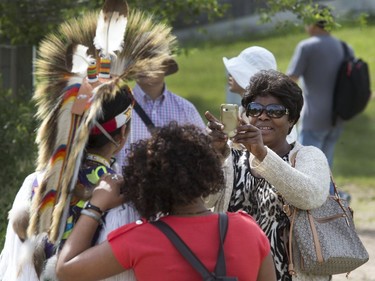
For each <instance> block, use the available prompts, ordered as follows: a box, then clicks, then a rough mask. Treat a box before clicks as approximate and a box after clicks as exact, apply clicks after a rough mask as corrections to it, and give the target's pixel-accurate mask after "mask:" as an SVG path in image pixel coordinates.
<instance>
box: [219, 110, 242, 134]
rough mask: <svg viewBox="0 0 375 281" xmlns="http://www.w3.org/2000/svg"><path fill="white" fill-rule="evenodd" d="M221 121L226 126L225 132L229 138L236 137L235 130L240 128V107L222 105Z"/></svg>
mask: <svg viewBox="0 0 375 281" xmlns="http://www.w3.org/2000/svg"><path fill="white" fill-rule="evenodd" d="M220 120H221V123H222V124H223V125H224V129H223V132H224V133H226V134H227V135H228V137H230V138H231V137H234V135H235V134H236V133H235V130H236V128H237V126H238V105H237V104H222V105H221V107H220Z"/></svg>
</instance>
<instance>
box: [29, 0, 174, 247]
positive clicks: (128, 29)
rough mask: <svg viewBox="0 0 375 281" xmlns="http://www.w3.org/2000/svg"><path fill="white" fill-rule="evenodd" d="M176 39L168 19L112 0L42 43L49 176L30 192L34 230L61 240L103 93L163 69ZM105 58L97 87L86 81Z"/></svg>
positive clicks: (44, 164) (42, 160)
mask: <svg viewBox="0 0 375 281" xmlns="http://www.w3.org/2000/svg"><path fill="white" fill-rule="evenodd" d="M175 47H176V39H175V37H174V36H173V35H172V34H171V29H170V28H169V27H168V26H166V25H164V24H161V23H155V22H154V20H153V18H152V17H151V16H148V15H146V14H144V13H143V12H139V11H131V12H129V13H128V6H127V4H126V2H125V1H120V0H107V1H106V2H105V4H104V6H103V9H102V10H101V12H100V14H99V15H98V14H96V13H87V14H85V15H84V16H82V17H81V18H79V19H73V20H70V21H67V22H65V23H63V24H62V25H61V26H60V28H59V29H58V31H57V32H56V33H54V34H50V35H48V36H47V37H46V39H45V40H44V41H43V42H42V43H41V45H40V48H39V53H38V59H37V61H36V72H35V75H36V78H37V83H38V86H37V89H36V93H35V95H34V99H35V100H36V102H37V106H38V112H37V117H38V118H39V119H40V120H41V121H42V122H41V125H40V127H39V129H38V135H37V143H38V152H39V154H38V169H39V170H43V171H44V178H43V181H42V182H41V184H40V186H39V187H38V188H37V189H36V193H35V195H34V197H33V200H32V207H31V211H30V216H31V217H30V222H29V226H28V236H29V237H30V236H33V235H37V234H39V233H47V234H48V239H49V240H50V241H51V242H53V243H58V242H59V241H60V239H61V235H62V232H63V228H64V224H65V219H66V210H67V207H69V203H70V196H71V192H72V190H73V189H74V187H75V184H76V181H77V174H78V170H79V167H80V165H81V162H82V152H83V151H84V148H85V146H86V144H87V140H88V137H89V133H90V130H91V128H92V127H93V126H94V124H95V121H96V120H97V119H98V117H99V116H100V115H101V114H102V104H103V101H105V100H108V99H112V98H113V97H114V96H115V95H116V92H118V90H119V89H120V88H121V87H123V86H124V84H125V83H126V81H128V80H132V79H134V78H136V77H137V76H139V75H140V74H142V75H144V74H146V75H149V76H153V75H155V74H156V73H159V72H161V71H163V62H164V61H165V60H166V59H168V58H170V57H171V54H172V53H173V51H174V49H175ZM103 58H104V59H109V60H110V67H109V66H108V65H107V66H106V67H108V72H109V74H110V78H109V79H106V80H105V81H102V82H103V83H102V84H101V85H100V86H97V87H95V86H94V85H95V84H90V83H87V82H83V81H89V82H90V81H91V82H93V81H95V79H97V77H96V74H97V72H100V71H101V69H102V68H103V67H104V66H103ZM97 62H101V66H100V67H97V66H96V63H97ZM105 63H107V62H106V61H105ZM85 69H87V72H86V71H85ZM98 69H99V71H98ZM87 78H88V79H87ZM99 79H100V76H99Z"/></svg>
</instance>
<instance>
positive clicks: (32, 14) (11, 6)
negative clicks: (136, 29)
mask: <svg viewBox="0 0 375 281" xmlns="http://www.w3.org/2000/svg"><path fill="white" fill-rule="evenodd" d="M127 2H128V4H129V6H130V7H132V8H141V9H143V10H146V11H148V12H150V13H153V14H154V15H155V17H157V18H158V19H160V20H164V21H167V22H169V23H173V21H175V20H176V18H177V17H180V18H182V19H183V20H184V21H186V22H188V21H191V20H192V19H194V18H196V16H197V15H200V14H202V13H203V14H206V15H207V17H208V18H209V19H212V18H214V17H220V16H222V15H223V12H224V11H225V9H226V7H227V5H222V4H219V1H218V0H205V1H202V0H174V1H170V0H128V1H127ZM102 4H103V0H80V1H79V0H78V1H77V0H59V1H55V0H6V1H1V2H0V14H1V17H0V41H1V42H8V43H11V44H15V45H17V44H26V45H36V44H37V43H38V42H39V41H40V39H41V38H43V37H44V36H45V35H46V34H47V33H48V32H50V31H53V30H54V29H56V27H57V25H59V24H60V23H61V22H62V21H63V20H64V19H66V18H70V17H75V16H79V15H80V14H81V13H83V12H84V11H86V10H93V9H97V10H99V9H100V7H101V6H102Z"/></svg>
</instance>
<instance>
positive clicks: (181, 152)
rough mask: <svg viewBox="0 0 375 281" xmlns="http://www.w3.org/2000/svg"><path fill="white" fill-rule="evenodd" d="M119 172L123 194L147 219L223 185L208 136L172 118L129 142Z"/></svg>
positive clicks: (220, 172)
mask: <svg viewBox="0 0 375 281" xmlns="http://www.w3.org/2000/svg"><path fill="white" fill-rule="evenodd" d="M123 176H124V186H123V190H124V191H123V192H124V197H125V198H126V199H127V200H129V201H131V202H132V203H133V204H134V206H135V208H136V209H137V211H138V212H139V213H140V214H141V216H142V217H145V218H147V219H153V218H155V217H156V216H157V214H159V213H163V214H168V213H170V212H171V211H172V209H173V207H174V206H178V205H181V206H182V205H188V204H190V203H191V202H193V201H194V200H196V199H197V198H200V197H206V196H208V195H209V194H211V193H216V192H218V191H219V190H221V189H222V188H223V187H224V176H223V172H222V169H221V162H220V160H219V158H218V155H217V154H216V153H215V151H214V149H213V148H212V147H211V140H210V137H209V136H208V135H206V134H205V133H204V132H203V131H202V130H201V129H200V128H197V127H195V126H193V125H185V126H178V125H177V123H176V122H171V123H170V124H169V125H168V126H165V127H162V128H157V129H155V131H154V132H153V134H152V137H151V138H150V139H148V140H141V141H139V142H137V143H135V144H133V145H132V146H131V151H130V154H129V156H128V165H126V166H125V167H124V170H123Z"/></svg>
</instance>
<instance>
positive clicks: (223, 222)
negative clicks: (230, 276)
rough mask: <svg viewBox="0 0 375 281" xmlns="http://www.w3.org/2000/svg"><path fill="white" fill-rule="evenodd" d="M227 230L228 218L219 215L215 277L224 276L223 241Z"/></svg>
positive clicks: (221, 214)
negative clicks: (218, 240)
mask: <svg viewBox="0 0 375 281" xmlns="http://www.w3.org/2000/svg"><path fill="white" fill-rule="evenodd" d="M227 230H228V216H227V214H226V213H222V212H220V213H219V233H220V244H219V253H218V256H217V261H216V266H215V275H216V276H225V275H226V274H227V272H226V269H227V267H226V264H225V255H224V246H223V245H224V241H225V237H226V235H227Z"/></svg>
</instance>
